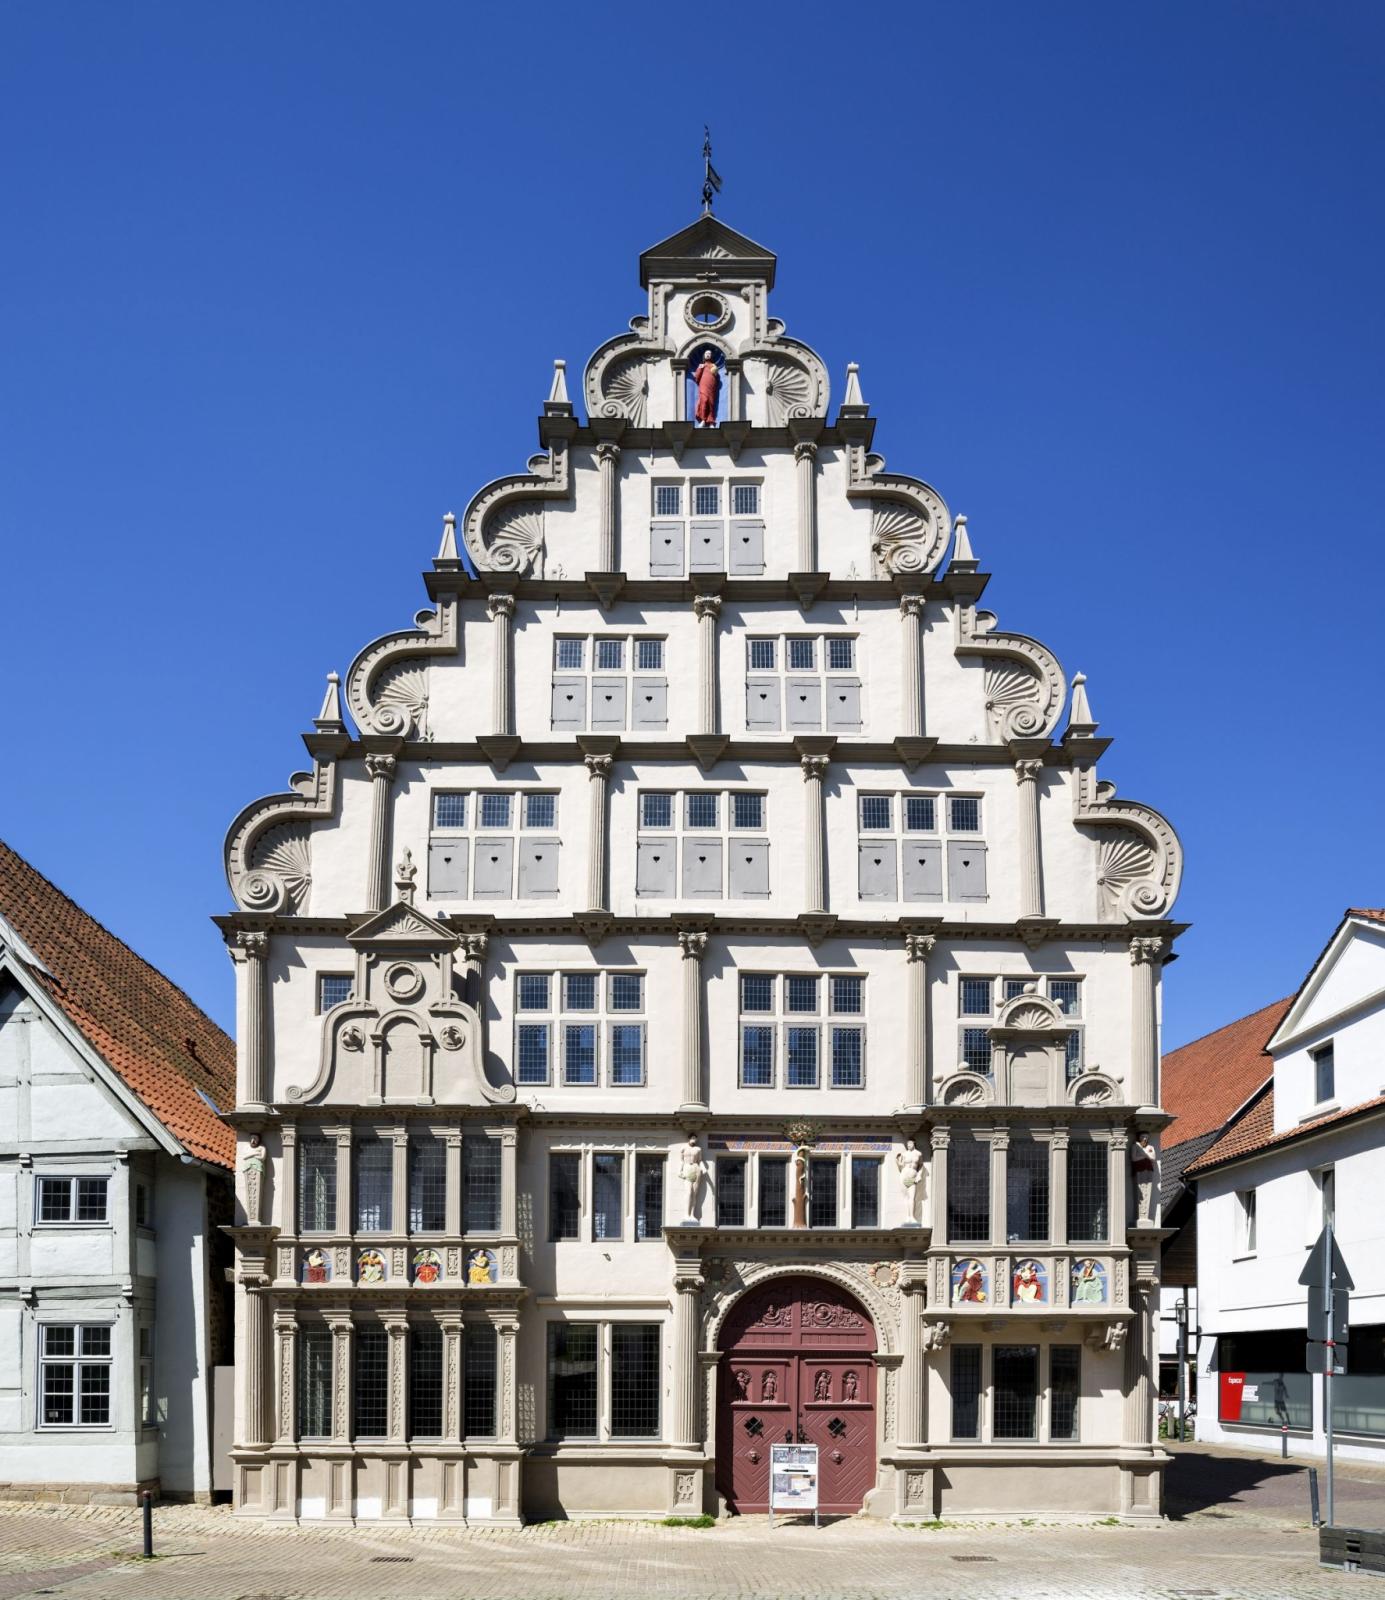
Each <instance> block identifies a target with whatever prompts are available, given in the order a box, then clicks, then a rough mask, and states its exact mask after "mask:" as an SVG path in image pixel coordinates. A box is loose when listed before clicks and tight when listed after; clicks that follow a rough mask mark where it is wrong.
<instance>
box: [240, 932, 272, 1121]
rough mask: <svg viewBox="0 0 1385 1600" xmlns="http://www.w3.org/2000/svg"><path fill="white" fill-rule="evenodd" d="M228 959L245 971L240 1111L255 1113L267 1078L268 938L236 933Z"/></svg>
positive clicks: (262, 1101)
mask: <svg viewBox="0 0 1385 1600" xmlns="http://www.w3.org/2000/svg"><path fill="white" fill-rule="evenodd" d="M231 959H232V960H233V961H234V962H235V963H236V965H237V966H241V967H244V968H245V1033H244V1035H243V1037H242V1038H241V1041H240V1063H241V1073H240V1079H241V1105H240V1109H241V1110H242V1111H259V1110H263V1109H264V1107H265V1106H266V1105H267V1103H268V1102H267V1101H266V1099H265V1095H266V1093H267V1092H268V1088H269V1084H268V1077H269V1074H268V1072H267V1071H266V1066H267V1061H266V1057H267V1055H268V1044H269V1035H268V1032H267V1030H266V1027H265V1018H266V1015H267V1012H268V1006H267V1005H266V992H267V990H268V986H269V935H268V934H267V933H238V934H237V935H236V942H235V945H234V946H233V947H232V950H231Z"/></svg>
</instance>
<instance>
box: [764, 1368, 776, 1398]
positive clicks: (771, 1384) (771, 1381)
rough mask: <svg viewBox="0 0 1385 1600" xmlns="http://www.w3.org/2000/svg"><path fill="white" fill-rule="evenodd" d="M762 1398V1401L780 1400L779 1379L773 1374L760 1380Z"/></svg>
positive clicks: (768, 1373) (770, 1373)
mask: <svg viewBox="0 0 1385 1600" xmlns="http://www.w3.org/2000/svg"><path fill="white" fill-rule="evenodd" d="M760 1398H761V1399H762V1400H777V1399H778V1398H779V1379H778V1378H777V1377H776V1376H775V1374H774V1373H773V1372H767V1373H765V1375H764V1377H762V1378H761V1379H760Z"/></svg>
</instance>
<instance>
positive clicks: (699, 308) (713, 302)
mask: <svg viewBox="0 0 1385 1600" xmlns="http://www.w3.org/2000/svg"><path fill="white" fill-rule="evenodd" d="M683 316H684V319H685V320H686V322H687V324H688V326H689V327H690V328H696V329H697V331H698V332H699V333H720V332H721V331H722V329H723V328H729V327H730V326H731V307H730V305H729V304H728V303H727V301H726V300H725V299H724V298H723V297H722V296H721V295H719V294H713V293H712V291H711V290H710V289H703V290H701V291H699V292H698V293H697V294H695V295H694V296H693V297H692V299H691V300H689V301H688V303H687V305H686V306H684V307H683Z"/></svg>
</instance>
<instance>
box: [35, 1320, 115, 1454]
mask: <svg viewBox="0 0 1385 1600" xmlns="http://www.w3.org/2000/svg"><path fill="white" fill-rule="evenodd" d="M111 1340H112V1329H111V1325H110V1324H109V1323H106V1322H46V1323H43V1324H42V1325H41V1326H40V1328H39V1374H38V1377H39V1383H38V1391H39V1426H40V1427H42V1428H108V1427H110V1425H111V1359H112V1349H111Z"/></svg>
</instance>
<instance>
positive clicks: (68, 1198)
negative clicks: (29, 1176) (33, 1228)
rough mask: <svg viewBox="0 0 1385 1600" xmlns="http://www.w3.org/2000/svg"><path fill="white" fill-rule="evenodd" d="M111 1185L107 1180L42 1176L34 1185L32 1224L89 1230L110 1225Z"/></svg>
mask: <svg viewBox="0 0 1385 1600" xmlns="http://www.w3.org/2000/svg"><path fill="white" fill-rule="evenodd" d="M110 1182H111V1180H110V1179H109V1178H108V1177H99V1178H97V1177H88V1178H82V1177H76V1178H69V1177H60V1178H59V1177H49V1176H47V1175H46V1174H44V1175H41V1176H40V1177H38V1178H37V1179H35V1181H34V1221H35V1223H37V1224H40V1225H42V1226H44V1227H49V1226H54V1227H56V1226H60V1225H63V1224H66V1225H69V1226H73V1227H79V1228H90V1227H98V1226H101V1225H103V1224H104V1223H106V1222H109V1220H110V1205H109V1202H110Z"/></svg>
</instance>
